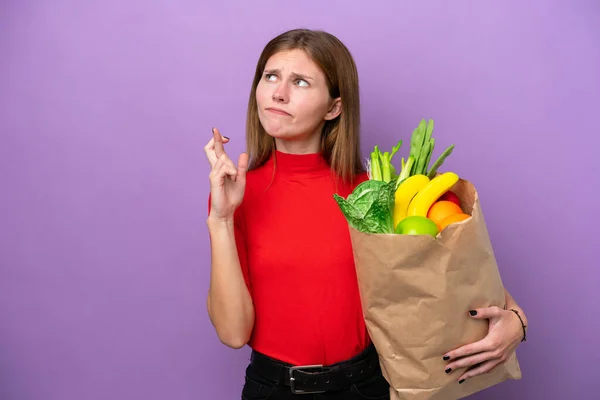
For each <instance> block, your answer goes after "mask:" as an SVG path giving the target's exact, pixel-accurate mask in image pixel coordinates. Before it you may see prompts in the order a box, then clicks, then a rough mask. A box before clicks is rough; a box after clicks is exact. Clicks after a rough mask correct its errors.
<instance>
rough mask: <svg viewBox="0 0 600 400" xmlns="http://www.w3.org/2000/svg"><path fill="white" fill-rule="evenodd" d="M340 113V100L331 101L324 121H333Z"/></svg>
mask: <svg viewBox="0 0 600 400" xmlns="http://www.w3.org/2000/svg"><path fill="white" fill-rule="evenodd" d="M341 113H342V99H341V98H339V97H338V98H337V99H333V102H332V103H331V106H330V107H329V111H328V112H327V114H325V119H326V120H328V121H329V120H332V119H335V118H337V117H338V116H339V115H340V114H341Z"/></svg>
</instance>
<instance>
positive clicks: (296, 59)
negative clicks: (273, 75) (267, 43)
mask: <svg viewBox="0 0 600 400" xmlns="http://www.w3.org/2000/svg"><path fill="white" fill-rule="evenodd" d="M265 69H278V70H280V71H282V72H283V73H297V74H306V75H311V76H314V77H315V78H316V77H317V76H319V75H321V70H320V69H319V67H318V66H317V64H316V63H315V62H314V61H313V60H312V59H311V58H310V57H309V56H308V54H306V52H304V51H303V50H298V49H294V50H285V51H281V52H278V53H275V54H273V55H272V56H271V57H270V58H269V59H268V60H267V64H266V65H265Z"/></svg>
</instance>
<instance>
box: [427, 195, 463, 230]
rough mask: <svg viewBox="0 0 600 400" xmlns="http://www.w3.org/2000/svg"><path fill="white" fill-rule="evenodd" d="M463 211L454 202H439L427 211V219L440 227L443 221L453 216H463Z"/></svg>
mask: <svg viewBox="0 0 600 400" xmlns="http://www.w3.org/2000/svg"><path fill="white" fill-rule="evenodd" d="M462 212H463V210H462V209H461V208H460V206H459V205H458V204H456V203H454V202H453V201H449V200H438V201H436V202H435V203H433V205H432V206H431V207H430V208H429V211H427V218H429V219H430V220H432V221H433V222H435V223H436V225H437V226H438V227H439V226H440V224H441V223H442V221H443V220H445V219H446V218H448V217H449V216H451V215H455V214H461V213H462ZM440 230H441V229H440Z"/></svg>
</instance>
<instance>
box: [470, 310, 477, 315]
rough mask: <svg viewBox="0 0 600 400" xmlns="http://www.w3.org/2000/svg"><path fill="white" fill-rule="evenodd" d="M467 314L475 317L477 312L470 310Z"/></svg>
mask: <svg viewBox="0 0 600 400" xmlns="http://www.w3.org/2000/svg"><path fill="white" fill-rule="evenodd" d="M469 314H471V315H472V316H475V315H477V311H475V310H471V311H469Z"/></svg>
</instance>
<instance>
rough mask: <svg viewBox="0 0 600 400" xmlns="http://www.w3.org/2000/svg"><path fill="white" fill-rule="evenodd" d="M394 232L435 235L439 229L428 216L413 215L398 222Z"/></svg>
mask: <svg viewBox="0 0 600 400" xmlns="http://www.w3.org/2000/svg"><path fill="white" fill-rule="evenodd" d="M396 233H399V234H403V235H431V236H433V237H436V236H437V234H438V233H439V229H438V227H437V225H436V224H435V222H433V221H432V220H430V219H429V218H427V217H422V216H420V215H413V216H410V217H406V218H404V219H403V220H402V221H400V222H398V225H396Z"/></svg>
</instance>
